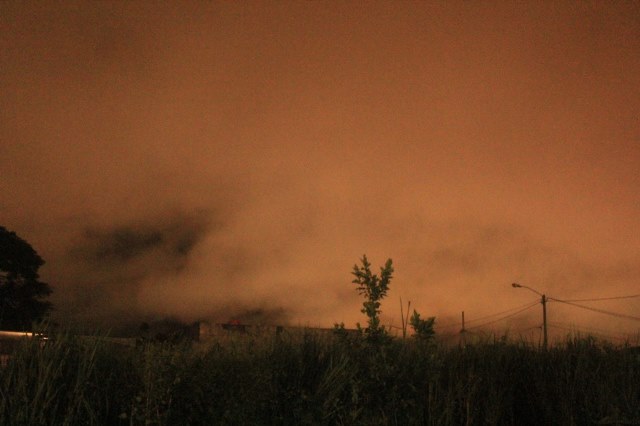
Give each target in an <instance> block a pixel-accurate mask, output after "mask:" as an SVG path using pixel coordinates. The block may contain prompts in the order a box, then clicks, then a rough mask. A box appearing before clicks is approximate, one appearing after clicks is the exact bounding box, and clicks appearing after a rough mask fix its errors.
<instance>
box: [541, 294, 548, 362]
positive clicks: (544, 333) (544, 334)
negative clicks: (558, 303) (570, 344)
mask: <svg viewBox="0 0 640 426" xmlns="http://www.w3.org/2000/svg"><path fill="white" fill-rule="evenodd" d="M540 303H542V347H543V348H544V350H545V351H546V350H547V296H545V295H544V294H543V295H542V300H541V302H540Z"/></svg>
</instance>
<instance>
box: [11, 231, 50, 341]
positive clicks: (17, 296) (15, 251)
mask: <svg viewBox="0 0 640 426" xmlns="http://www.w3.org/2000/svg"><path fill="white" fill-rule="evenodd" d="M43 264H44V260H42V258H41V257H40V256H39V255H38V253H36V251H35V250H34V249H33V248H32V247H31V245H30V244H29V243H27V242H26V241H25V240H23V239H22V238H20V237H18V236H17V235H16V234H15V232H10V231H8V230H7V229H5V228H4V227H2V226H0V327H1V328H4V329H10V330H29V329H31V326H32V323H33V322H34V321H39V320H42V319H43V318H44V315H45V314H46V313H47V312H48V311H49V309H51V303H49V302H48V301H45V300H42V299H43V298H45V297H47V296H49V294H51V288H50V287H49V285H48V284H47V283H43V282H41V281H40V280H39V278H40V277H39V275H38V269H39V268H40V266H42V265H43Z"/></svg>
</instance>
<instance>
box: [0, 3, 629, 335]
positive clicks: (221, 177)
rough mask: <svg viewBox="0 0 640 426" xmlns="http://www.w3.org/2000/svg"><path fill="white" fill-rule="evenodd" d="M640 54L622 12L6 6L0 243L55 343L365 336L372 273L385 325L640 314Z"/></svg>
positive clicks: (592, 6) (1, 13) (586, 8)
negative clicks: (268, 325)
mask: <svg viewBox="0 0 640 426" xmlns="http://www.w3.org/2000/svg"><path fill="white" fill-rule="evenodd" d="M639 52H640V7H638V5H637V4H634V3H623V2H612V3H606V4H605V3H600V2H593V3H592V2H584V3H581V4H579V5H569V4H567V5H564V4H555V5H552V6H550V7H549V5H542V4H541V5H535V4H529V5H526V4H525V5H509V4H498V3H495V4H491V3H482V4H471V3H469V4H468V3H461V4H458V5H449V4H446V5H428V4H422V3H410V4H402V5H397V4H385V3H375V4H367V5H366V6H362V5H356V4H350V3H344V4H341V3H331V4H323V3H318V4H315V3H314V4H312V3H305V4H302V3H295V2H294V3H281V4H268V5H267V4H264V3H260V2H248V3H242V4H235V3H211V4H200V3H192V4H184V3H181V4H157V3H153V4H152V3H144V2H139V3H109V2H106V3H91V4H86V3H83V2H78V3H74V2H70V3H69V2H66V3H65V4H64V5H59V4H57V5H48V4H42V3H29V2H27V3H24V2H20V3H17V2H4V3H2V4H0V91H1V92H2V93H3V96H2V98H0V141H1V142H0V173H1V174H0V223H1V224H2V225H3V226H6V227H7V228H8V229H11V230H13V231H15V232H17V233H18V234H19V235H20V236H21V237H23V238H25V239H26V240H27V241H29V242H30V243H31V244H32V245H33V246H34V247H35V248H36V250H37V251H38V252H39V253H40V254H41V255H42V257H43V258H44V259H45V260H46V261H47V264H46V265H45V267H44V269H43V276H44V277H45V278H46V280H48V281H49V282H50V283H51V284H52V286H53V289H54V294H53V302H54V304H55V306H56V311H55V312H54V317H55V319H56V320H58V321H60V322H64V321H72V322H80V323H101V324H111V323H114V322H127V321H132V322H136V321H141V320H146V319H149V318H163V317H172V318H178V319H180V320H183V321H194V320H198V319H211V320H216V321H218V320H219V321H226V320H229V319H232V318H239V319H243V320H247V321H262V322H277V323H280V322H282V323H289V324H299V325H314V326H315V325H320V326H331V325H332V324H333V323H335V322H342V321H344V322H345V324H346V325H347V326H353V325H354V324H355V322H356V321H360V322H364V320H365V318H363V316H362V315H361V314H360V312H359V310H360V305H361V303H362V300H360V298H359V296H358V294H357V292H356V291H355V290H354V285H353V284H351V279H352V277H351V275H350V271H351V270H352V267H353V264H354V263H356V262H358V259H359V258H360V257H361V256H362V255H363V254H365V253H366V254H367V256H368V257H369V259H370V260H371V261H372V263H373V264H374V265H382V264H383V263H384V261H385V260H386V259H387V258H389V257H391V258H393V260H394V264H395V268H396V275H395V278H394V280H393V281H392V284H391V291H390V293H389V295H388V299H387V300H386V301H385V302H384V303H383V307H382V308H383V314H384V317H383V322H384V323H385V324H391V325H394V326H399V325H400V312H399V311H400V309H399V308H400V307H399V306H398V305H399V298H400V297H402V299H403V300H404V301H405V302H406V301H407V300H411V301H412V306H414V307H415V308H416V309H418V310H419V311H420V312H421V313H422V315H423V316H432V315H435V316H437V317H438V322H439V323H440V324H442V325H444V324H446V323H447V322H459V318H460V312H461V311H463V310H464V311H465V313H466V315H467V319H468V320H472V319H473V318H481V317H482V316H484V315H488V314H491V313H495V312H499V311H502V310H506V309H509V308H511V307H514V306H518V305H522V304H526V303H527V302H528V301H529V300H532V301H535V299H536V297H538V296H537V295H535V294H534V293H531V292H527V291H526V290H523V289H520V290H515V289H512V288H511V287H510V284H511V283H512V282H514V281H516V282H520V283H522V284H524V285H528V286H531V287H533V288H535V289H537V290H539V291H541V292H545V293H547V294H549V295H552V296H555V297H558V298H566V299H569V298H588V297H604V296H611V295H614V296H615V295H625V294H634V293H637V283H638V281H639V278H640V258H639V257H638V253H640V238H639V237H638V235H640V234H639V233H637V232H634V230H636V229H638V227H639V226H640V219H639V218H640V214H639V213H640V210H639V209H640V207H639V206H640V192H639V188H640V175H639V174H638V173H637V166H638V164H640V143H638V142H639V141H640V124H639V122H638V120H637V116H638V114H637V113H638V111H639V110H640V55H639V54H638V53H639ZM607 303H609V302H607ZM638 303H640V301H639V300H638V299H628V300H623V301H618V302H610V303H609V304H607V305H597V306H599V307H603V309H610V310H612V311H615V312H622V313H626V314H629V315H631V314H632V313H633V312H636V313H637V312H638V307H639V306H640V305H638ZM549 315H550V318H555V319H554V321H557V322H562V323H564V324H567V323H569V324H577V325H581V326H584V327H587V326H591V327H596V326H597V327H599V328H604V329H606V330H608V331H609V332H610V333H614V332H615V333H618V332H626V333H634V332H635V331H636V330H637V322H633V321H626V320H623V319H621V318H615V317H610V316H602V315H600V316H599V315H598V314H596V313H593V312H589V311H586V310H580V309H578V308H575V307H570V306H568V305H561V304H559V303H555V304H550V305H549ZM539 322H540V314H539V309H538V308H537V307H534V308H532V309H530V310H529V311H526V312H525V313H523V314H522V316H517V317H514V318H513V319H512V323H508V322H503V323H498V324H496V326H497V327H503V326H508V325H509V324H511V326H512V329H515V328H527V327H534V326H536V324H538V323H539Z"/></svg>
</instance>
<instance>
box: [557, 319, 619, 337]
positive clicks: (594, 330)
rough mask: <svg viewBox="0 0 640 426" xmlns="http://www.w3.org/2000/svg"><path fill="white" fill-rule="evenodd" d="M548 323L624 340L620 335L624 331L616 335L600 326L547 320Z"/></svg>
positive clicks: (571, 329) (566, 328)
mask: <svg viewBox="0 0 640 426" xmlns="http://www.w3.org/2000/svg"><path fill="white" fill-rule="evenodd" d="M549 325H550V326H552V327H555V328H562V329H565V330H570V331H584V332H588V333H592V334H596V335H599V336H605V337H609V338H611V339H618V340H625V337H622V336H623V335H624V333H622V334H619V335H617V336H616V335H613V334H610V333H611V330H604V329H602V328H595V327H586V326H583V325H575V324H567V323H563V322H549Z"/></svg>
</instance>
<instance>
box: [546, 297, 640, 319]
mask: <svg viewBox="0 0 640 426" xmlns="http://www.w3.org/2000/svg"><path fill="white" fill-rule="evenodd" d="M552 300H555V301H556V302H560V303H565V304H567V305H571V306H575V307H577V308H582V309H587V310H589V311H593V312H598V313H601V314H605V315H611V316H614V317H618V318H625V319H630V320H633V321H640V317H635V316H633V315H627V314H620V313H617V312H611V311H605V310H604V309H598V308H593V307H591V306H584V305H579V304H577V303H573V302H569V301H567V300H561V299H555V298H554V299H552Z"/></svg>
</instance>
